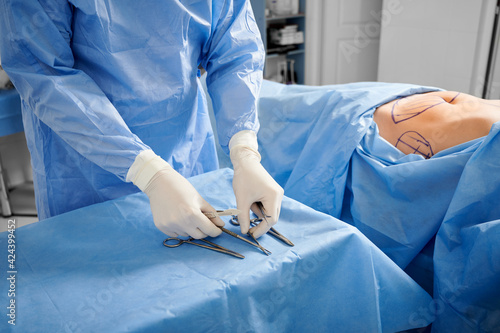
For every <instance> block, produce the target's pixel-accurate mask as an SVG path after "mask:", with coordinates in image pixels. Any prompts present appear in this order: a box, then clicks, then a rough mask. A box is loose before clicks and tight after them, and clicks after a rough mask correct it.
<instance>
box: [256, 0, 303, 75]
mask: <svg viewBox="0 0 500 333" xmlns="http://www.w3.org/2000/svg"><path fill="white" fill-rule="evenodd" d="M273 1H274V0H273ZM250 2H251V4H252V8H253V11H254V15H255V19H256V21H257V25H258V26H259V30H260V34H261V36H262V40H263V42H264V46H265V48H266V64H265V69H264V78H265V79H268V80H273V81H278V82H283V81H286V83H291V82H295V83H299V84H304V81H305V46H306V42H307V41H306V40H305V29H306V14H305V9H306V1H305V0H299V1H298V8H299V9H298V13H297V14H293V15H274V14H273V13H272V12H271V10H270V8H268V7H267V5H266V0H251V1H250ZM268 2H269V3H270V2H272V1H268ZM290 25H292V26H293V25H296V26H297V31H299V32H302V34H303V36H304V37H303V38H304V41H303V42H302V43H299V44H291V45H276V44H274V43H273V42H272V40H271V36H270V33H269V32H270V31H271V29H279V27H284V26H290ZM285 65H286V67H284V66H285ZM285 68H286V72H284V71H285Z"/></svg>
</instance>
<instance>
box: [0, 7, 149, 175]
mask: <svg viewBox="0 0 500 333" xmlns="http://www.w3.org/2000/svg"><path fill="white" fill-rule="evenodd" d="M72 17H73V7H72V6H71V5H70V4H69V3H68V2H67V1H65V0H45V1H22V0H0V50H1V59H2V66H3V67H4V69H5V70H6V72H7V74H8V75H9V77H10V78H11V80H12V82H13V83H14V85H15V87H16V89H17V91H18V92H19V94H20V96H21V99H22V100H23V104H24V109H25V110H24V112H32V113H33V114H34V116H36V117H38V119H40V121H41V122H43V123H44V124H45V125H47V126H48V127H49V128H50V129H51V130H52V131H53V132H54V133H56V134H57V135H59V136H60V137H61V138H62V139H63V140H64V141H65V142H66V143H67V144H68V145H70V146H71V147H72V148H73V149H75V150H76V151H78V153H80V154H81V155H82V156H83V157H85V158H86V159H88V160H90V161H92V162H93V163H95V164H97V165H99V166H100V167H102V168H103V169H105V170H107V171H109V172H111V173H113V174H115V175H117V176H118V177H119V178H120V179H122V180H125V176H126V174H127V171H128V169H129V167H130V166H131V165H132V163H133V162H134V159H135V157H136V156H137V155H138V154H139V153H140V152H141V151H143V150H146V149H149V147H148V146H147V145H145V144H144V143H142V142H141V140H140V139H139V138H138V137H137V136H136V135H134V134H133V133H132V132H131V131H130V129H129V128H128V126H127V124H126V123H125V121H124V120H123V118H122V117H121V115H120V114H119V113H118V111H117V110H116V108H115V107H114V106H113V105H112V103H111V102H110V101H109V99H108V98H107V96H106V95H105V94H104V93H103V91H102V90H101V89H100V87H99V86H98V85H97V84H96V83H95V81H94V80H92V79H91V78H90V77H89V76H88V75H87V74H86V73H84V72H83V71H81V70H79V69H76V68H74V63H75V59H74V56H73V53H72V50H71V37H72V29H71V24H72Z"/></svg>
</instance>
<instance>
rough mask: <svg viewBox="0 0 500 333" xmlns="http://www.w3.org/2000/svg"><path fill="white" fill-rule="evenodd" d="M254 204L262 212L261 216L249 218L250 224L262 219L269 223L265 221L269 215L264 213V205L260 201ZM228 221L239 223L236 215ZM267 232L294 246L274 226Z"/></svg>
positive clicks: (255, 223)
mask: <svg viewBox="0 0 500 333" xmlns="http://www.w3.org/2000/svg"><path fill="white" fill-rule="evenodd" d="M256 204H257V207H258V208H259V210H260V212H261V213H262V216H263V218H260V217H256V218H254V219H250V224H251V225H253V226H256V225H257V224H258V223H257V222H262V221H265V222H266V223H267V224H269V222H267V217H269V215H267V214H265V210H264V207H263V206H262V203H261V202H257V203H256ZM229 222H230V223H231V224H232V225H237V226H238V225H240V223H239V222H238V217H237V216H236V215H233V217H232V218H231V219H230V220H229ZM267 233H268V234H270V235H271V236H274V237H275V238H277V239H278V240H280V241H282V242H283V243H285V244H287V245H289V246H295V244H293V243H292V242H291V241H290V240H289V239H288V238H286V237H285V236H283V235H282V234H281V233H279V232H278V230H276V229H274V228H271V229H269V231H268V232H267ZM250 235H251V236H252V238H253V235H252V234H251V233H250ZM254 239H255V238H254Z"/></svg>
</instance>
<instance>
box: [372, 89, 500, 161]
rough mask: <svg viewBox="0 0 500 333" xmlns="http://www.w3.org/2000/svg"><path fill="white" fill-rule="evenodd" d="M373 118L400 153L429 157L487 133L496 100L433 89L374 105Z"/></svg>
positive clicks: (498, 116)
mask: <svg viewBox="0 0 500 333" xmlns="http://www.w3.org/2000/svg"><path fill="white" fill-rule="evenodd" d="M373 118H374V120H375V122H376V123H377V126H378V128H379V133H380V136H382V137H383V138H384V139H386V140H387V141H389V142H390V143H391V144H392V145H394V146H395V147H396V148H398V149H399V150H400V151H402V152H403V153H404V154H419V155H422V156H424V157H425V158H430V157H432V156H433V155H434V154H436V153H438V152H440V151H442V150H444V149H447V148H450V147H453V146H456V145H458V144H461V143H464V142H467V141H470V140H473V139H477V138H480V137H483V136H486V135H488V133H489V131H490V129H491V126H492V125H493V124H494V123H495V122H497V121H500V100H485V99H482V98H478V97H474V96H471V95H468V94H464V93H459V92H456V91H436V92H430V93H425V94H416V95H411V96H407V97H403V98H398V99H395V100H393V101H391V102H389V103H386V104H384V105H382V106H380V107H378V108H377V110H375V113H374V114H373Z"/></svg>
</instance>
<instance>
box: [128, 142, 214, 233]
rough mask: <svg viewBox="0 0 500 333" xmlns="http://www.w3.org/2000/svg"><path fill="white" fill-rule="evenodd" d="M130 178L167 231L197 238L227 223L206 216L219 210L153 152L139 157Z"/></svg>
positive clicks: (156, 221)
mask: <svg viewBox="0 0 500 333" xmlns="http://www.w3.org/2000/svg"><path fill="white" fill-rule="evenodd" d="M127 181H132V182H133V183H134V184H135V185H136V186H137V187H139V188H140V189H141V190H142V191H143V192H144V193H146V194H147V196H148V197H149V202H150V205H151V211H152V213H153V219H154V223H155V225H156V227H157V228H158V229H159V230H160V231H162V232H163V233H165V234H167V235H169V236H172V237H177V236H191V237H193V238H196V239H200V238H204V237H207V236H211V237H216V236H218V235H220V233H221V230H220V229H219V228H218V227H217V226H216V225H218V226H224V222H223V221H222V220H221V218H220V217H216V218H213V219H209V218H208V217H206V216H205V215H204V213H208V212H213V213H216V210H215V209H214V208H213V207H212V206H211V205H210V204H208V203H207V202H206V201H205V200H204V199H203V198H202V197H201V195H200V194H199V193H198V191H196V189H195V188H194V187H193V185H191V183H190V182H189V181H188V180H187V179H186V178H184V177H183V176H181V175H180V174H179V173H178V172H177V171H175V170H174V169H173V168H172V167H171V166H170V164H168V163H167V162H166V161H164V160H163V159H162V158H161V157H159V156H157V155H156V154H154V153H153V151H151V150H146V151H143V152H141V153H140V154H139V155H138V156H137V158H136V159H135V161H134V163H133V164H132V166H131V167H130V169H129V172H128V174H127ZM215 215H217V214H215Z"/></svg>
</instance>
